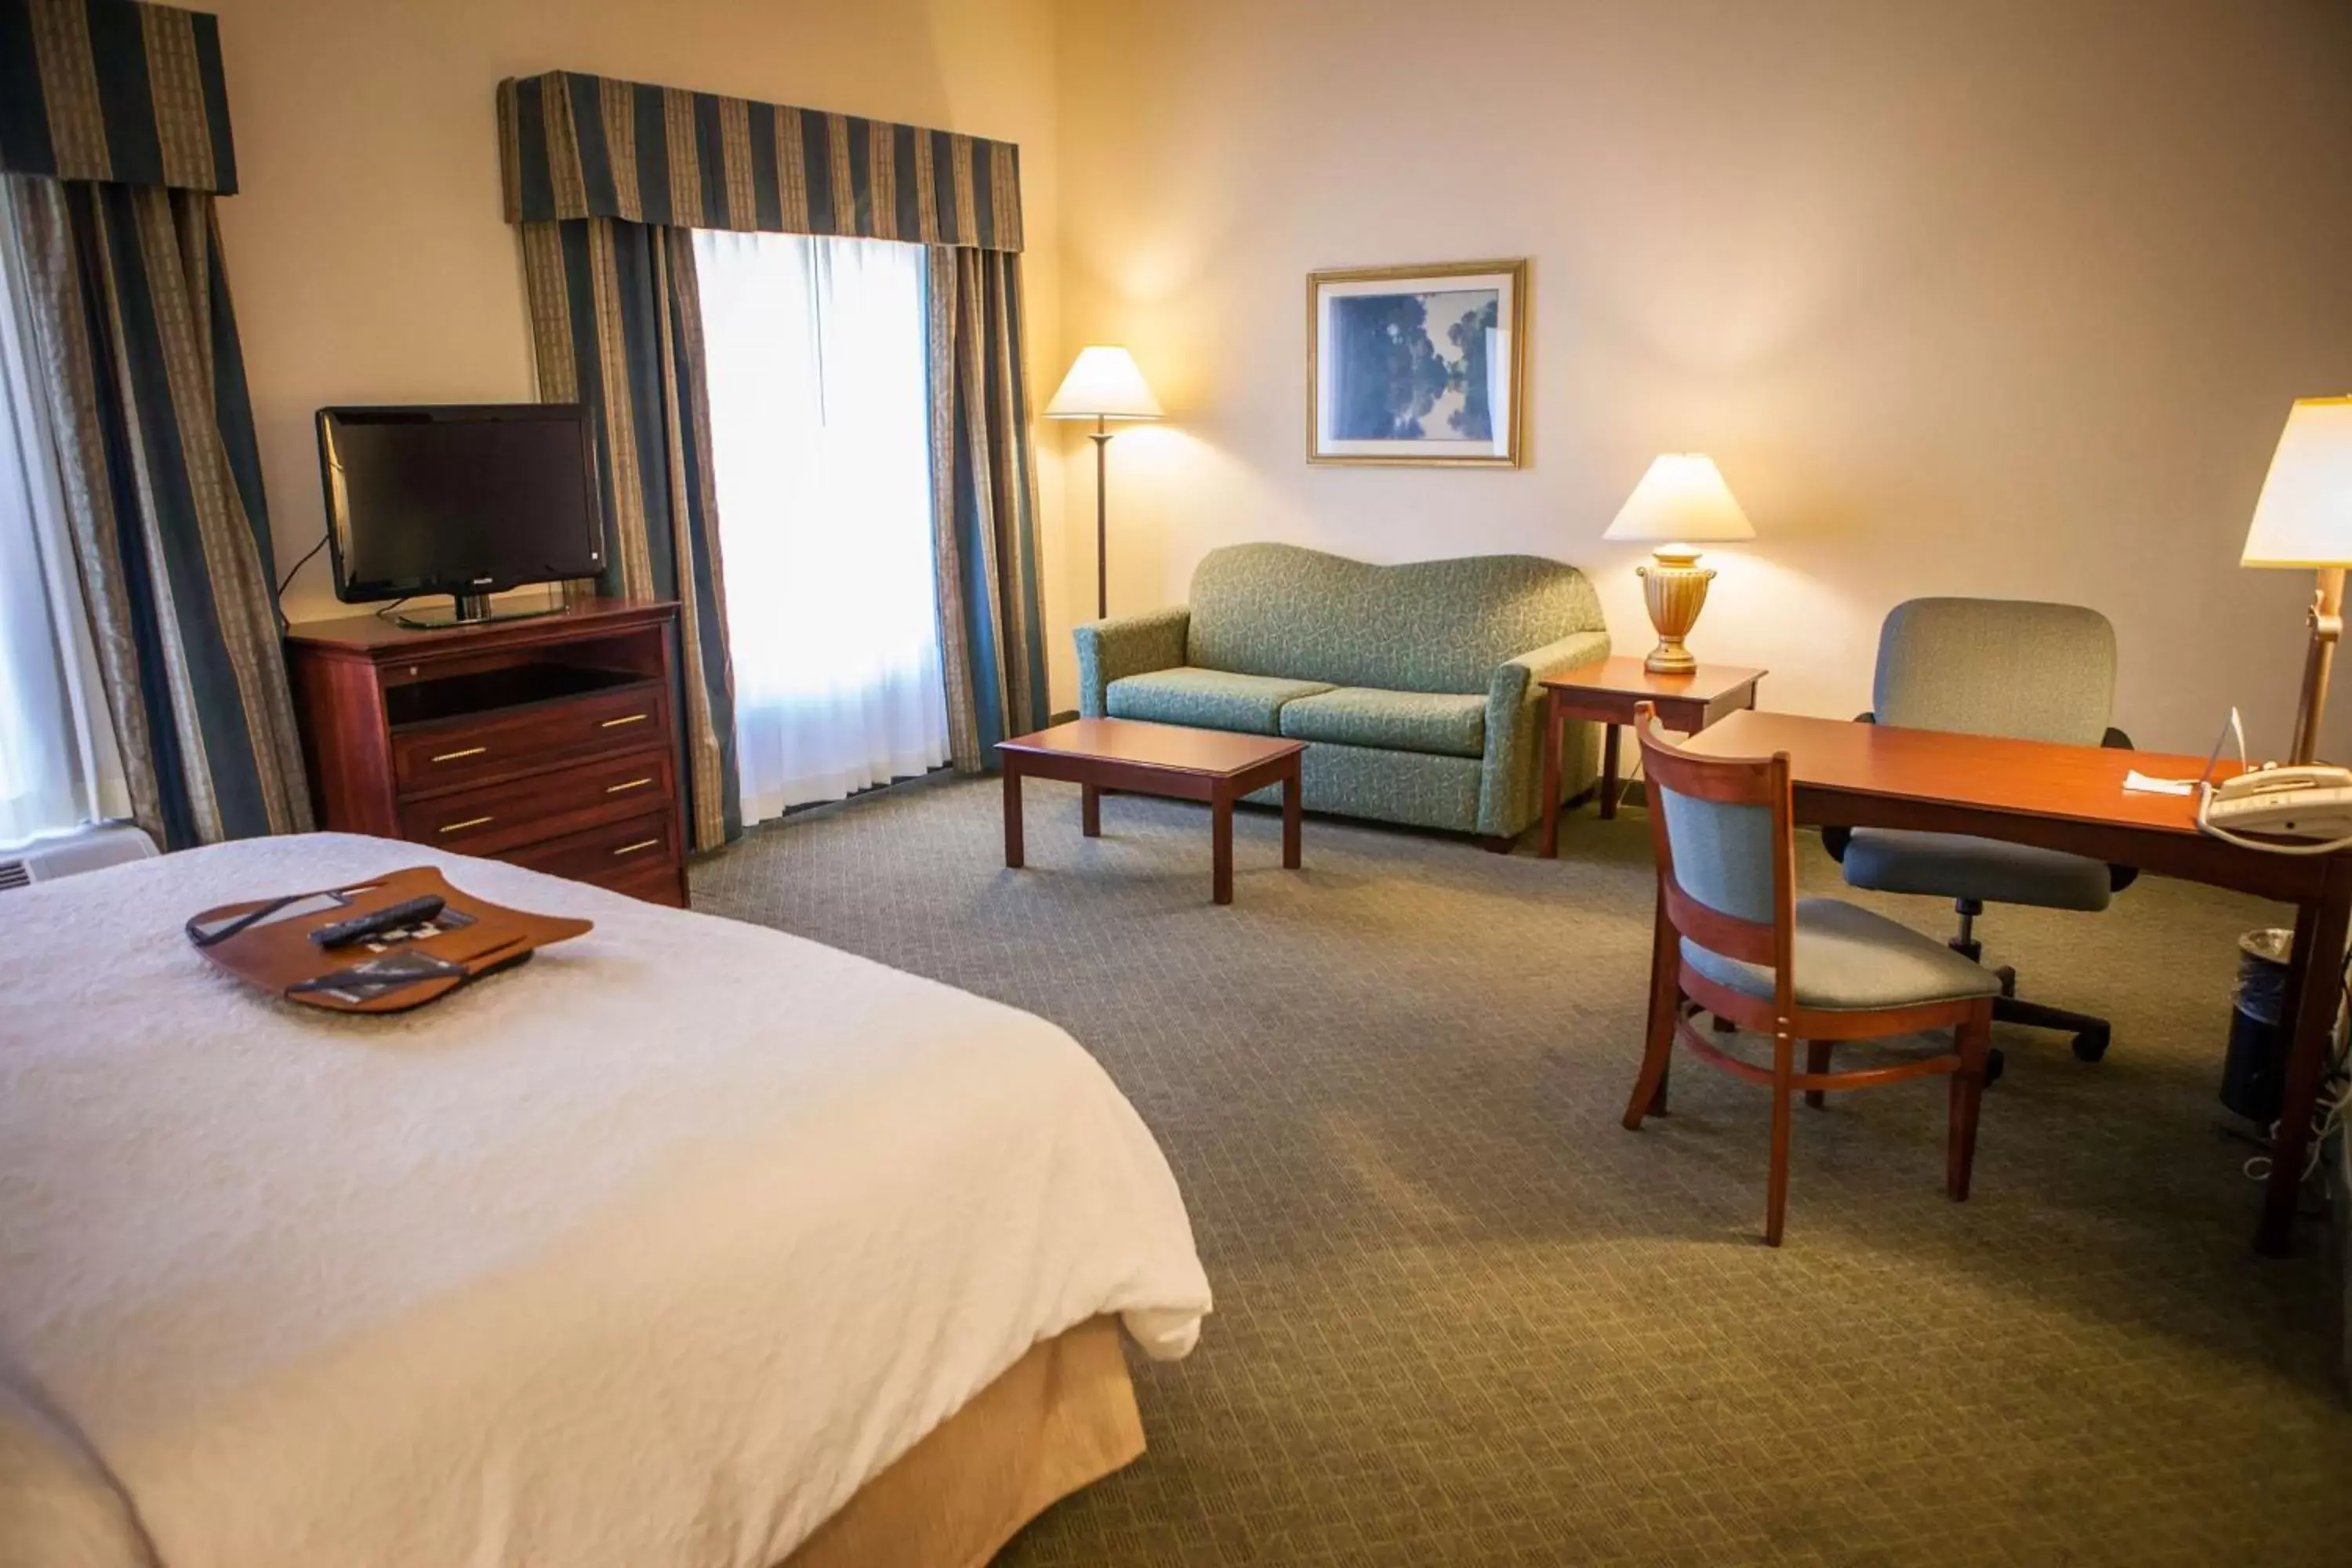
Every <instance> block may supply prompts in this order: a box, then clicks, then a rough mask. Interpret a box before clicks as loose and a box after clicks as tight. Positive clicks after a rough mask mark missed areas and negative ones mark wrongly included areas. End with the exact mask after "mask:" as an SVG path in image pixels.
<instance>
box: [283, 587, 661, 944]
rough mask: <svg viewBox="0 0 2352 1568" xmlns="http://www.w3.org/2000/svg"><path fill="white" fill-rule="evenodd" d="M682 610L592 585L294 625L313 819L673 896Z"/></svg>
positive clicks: (290, 651) (294, 674) (291, 663)
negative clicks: (510, 605) (434, 612)
mask: <svg viewBox="0 0 2352 1568" xmlns="http://www.w3.org/2000/svg"><path fill="white" fill-rule="evenodd" d="M676 626H677V605H675V604H673V603H671V602H669V601H667V600H659V601H635V600H623V599H595V600H591V601H589V602H588V603H586V604H583V605H576V606H574V607H572V608H571V609H569V610H566V611H564V612H563V613H562V614H561V615H553V616H540V617H537V618H535V619H531V620H520V621H498V622H492V623H489V624H487V625H482V626H452V627H448V628H446V629H444V630H436V631H416V630H411V629H410V628H408V627H405V626H397V625H394V623H393V622H392V621H390V620H388V619H385V618H383V617H380V616H373V615H367V616H351V617H348V618H346V619H341V620H332V621H311V622H306V623H304V624H302V625H299V626H292V627H289V629H288V631H287V634H286V662H287V668H288V674H289V677H290V678H291V679H292V681H293V686H294V705H295V711H296V712H297V714H298V715H299V718H300V721H301V726H302V754H303V760H304V761H305V762H306V763H308V764H309V767H310V800H311V804H312V805H313V806H315V807H316V808H317V811H318V816H319V826H321V827H325V828H331V829H333V830H335V831H338V832H343V833H370V834H374V835H375V836H377V837H383V838H406V839H411V840H413V841H415V842H416V843H418V844H431V845H435V846H436V847H441V848H445V849H456V850H459V851H461V852H463V853H465V854H467V855H484V856H488V857H489V858H493V859H498V860H510V861H512V862H514V863H515V864H516V865H518V866H528V867H530V868H532V869H534V870H539V871H547V872H551V873H552V874H553V875H555V876H559V877H571V878H575V879H578V880H581V881H583V882H594V883H596V884H598V885H599V886H601V887H606V888H611V889H614V890H616V891H619V892H624V893H631V894H634V895H635V896H636V897H638V898H641V899H648V900H653V901H654V902H656V903H663V904H676V905H678V906H679V907H681V908H682V907H684V905H685V903H686V853H685V850H686V840H685V823H684V819H683V816H682V814H681V812H680V810H679V797H680V795H681V791H680V789H679V786H678V779H677V768H678V754H679V753H678V744H677V718H676V715H675V714H674V713H673V712H672V697H671V693H672V689H673V688H672V683H671V657H672V655H671V649H672V647H673V646H674V644H673V640H672V639H673V638H674V637H675V635H676V630H675V628H676Z"/></svg>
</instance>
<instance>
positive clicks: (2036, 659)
mask: <svg viewBox="0 0 2352 1568" xmlns="http://www.w3.org/2000/svg"><path fill="white" fill-rule="evenodd" d="M2115 683H2116V631H2115V627H2114V626H2110V625H2109V624H2108V622H2107V618H2106V616H2103V615H2101V614H2099V613H2098V612H2097V611H2096V610H2089V609H2084V608H2083V607H2082V606H2080V605H2042V604H2032V603H2029V602H2025V601H2021V600H2013V599H1913V600H1910V601H1908V602H1907V603H1905V604H1900V605H1895V608H1894V609H1893V610H1891V611H1889V612H1888V613H1887V616H1886V623H1885V626H1882V627H1881V628H1880V630H1879V634H1878V668H1877V673H1876V678H1875V679H1874V682H1873V686H1872V702H1873V707H1872V709H1871V710H1870V711H1869V712H1867V713H1864V714H1863V715H1862V721H1863V722H1864V723H1874V722H1875V723H1882V724H1901V725H1905V726H1906V727H1909V728H1912V729H1919V730H1952V731H1961V732H1964V733H1968V734H1976V735H2003V736H2008V737H2010V738H2011V739H2016V740H2025V741H2054V742H2063V743H2066V744H2070V745H2081V746H2090V745H2102V746H2116V747H2122V748H2125V749H2126V750H2128V749H2129V748H2130V746H2131V737H2129V736H2128V735H2126V734H2125V733H2124V732H2123V731H2120V730H2117V729H2115V728H2114V727H2112V726H2111V725H2109V724H2108V722H2107V715H2108V711H2109V710H2110V708H2111V706H2112V705H2113V702H2114V700H2115ZM1822 843H1823V845H1824V846H1825V847H1827V848H1828V850H1829V852H1830V854H1831V855H1832V857H1833V858H1835V859H1837V860H1838V861H1839V862H1840V863H1841V864H1842V865H1843V867H1844V868H1845V879H1846V882H1847V883H1848V884H1849V885H1850V886H1853V887H1856V888H1869V889H1874V890H1876V891H1879V892H1885V893H1924V894H1927V895H1929V896H1931V897H1935V898H1941V899H1950V900H1953V905H1954V908H1955V909H1957V910H1958V912H1959V917H1960V929H1959V931H1958V934H1957V935H1956V936H1954V937H1953V938H1952V939H1951V942H1950V943H1949V945H1950V947H1951V949H1952V951H1954V952H1958V953H1959V954H1961V955H1962V956H1963V957H1966V958H1969V959H1971V960H1976V961H1979V962H1981V961H1982V959H1983V956H1984V945H1983V943H1981V942H1979V941H1978V940H1977V935H1976V921H1977V919H1978V917H1979V916H1980V915H1982V914H1983V913H1984V907H1985V905H1987V904H1988V903H2002V904H2025V905H2031V906H2032V907H2034V908H2037V909H2045V910H2084V911H2091V912H2095V911H2097V910H2104V909H2105V908H2106V907H2107V901H2108V900H2109V899H2110V898H2111V897H2112V896H2113V895H2114V894H2116V893H2119V892H2121V891H2123V889H2126V887H2129V886H2130V885H2131V882H2132V880H2133V879H2135V878H2136V877H2137V876H2138V875H2139V873H2138V872H2137V870H2135V869H2133V868H2130V867H2127V866H2110V865H2107V864H2105V862H2103V861H2098V860H2091V859H2086V858H2084V857H2082V856H2079V855H2066V854H2061V853H2060V852H2058V851H2057V850H2054V849H2037V848H2034V847H2032V846H2030V845H2023V844H2004V843H2002V842H2000V840H1998V839H1991V838H1976V837H1967V836H1964V835H1961V834H1955V833H1917V832H1911V831H1907V830H1901V829H1895V828H1881V827H1856V828H1851V829H1849V828H1838V827H1832V828H1824V829H1823V830H1822ZM1993 973H1994V974H1995V975H1996V976H1998V977H1999V978H2000V997H1999V998H1998V999H1997V1000H1996V1001H1995V1002H1994V1003H1993V1016H1994V1018H1996V1019H1997V1020H2000V1022H2003V1023H2010V1024H2023V1025H2026V1026H2030V1027H2033V1028H2042V1029H2065V1030H2069V1031H2072V1033H2073V1034H2074V1055H2075V1056H2076V1057H2077V1058H2080V1059H2082V1060H2084V1061H2086V1062H2095V1061H2097V1060H2098V1059H2099V1058H2101V1057H2103V1056H2105V1055H2106V1051H2107V1042H2108V1037H2109V1033H2110V1030H2109V1026H2108V1024H2107V1021H2106V1020H2105V1018H2101V1017H2097V1016H2094V1015H2092V1014H2089V1013H2077V1012H2074V1011H2071V1010H2070V1009H2067V1008H2063V1007H2053V1006H2049V1005H2046V1004H2043V1003H2039V1002H2029V1001H2025V1000H2023V999H2022V998H2021V997H2020V996H2019V995H2018V994H2017V972H2016V970H2015V969H2013V968H2011V967H2010V966H2009V965H2007V964H2003V965H2002V966H2001V967H2000V968H1998V969H1996V970H1994V971H1993ZM2000 1067H2001V1054H2000V1052H1999V1051H1998V1050H1996V1051H1994V1052H1993V1053H1992V1055H1991V1058H1990V1063H1989V1070H1988V1078H1987V1081H1990V1079H1994V1078H1998V1077H2000Z"/></svg>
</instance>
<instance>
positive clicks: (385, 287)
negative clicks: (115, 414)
mask: <svg viewBox="0 0 2352 1568" xmlns="http://www.w3.org/2000/svg"><path fill="white" fill-rule="evenodd" d="M209 3H211V4H212V5H213V8H215V9H216V10H217V11H218V12H219V13H220V16H221V34H222V47H223V50H224V52H225V55H226V60H227V68H228V85H229V112H230V116H231V123H232V124H233V125H234V126H235V127H236V154H237V167H238V174H239V179H240V184H242V186H243V193H242V194H241V195H237V196H236V197H234V198H232V199H230V200H228V201H226V202H225V203H224V204H223V205H222V219H221V225H222V228H223V229H224V231H225V233H226V243H227V247H228V257H229V267H230V272H231V277H232V280H233V283H234V285H235V289H236V307H237V325H238V329H239V331H240V332H241V334H242V336H243V339H244V345H245V354H246V369H247V375H248V377H249V378H250V380H251V383H252V387H253V397H254V403H255V406H256V408H257V413H258V416H259V418H260V422H261V444H262V463H263V468H264V470H265V479H266V482H267V484H268V494H269V502H270V511H271V522H272V525H273V528H274V530H275V534H276V540H277V548H278V561H279V563H280V564H279V570H280V571H281V572H282V571H283V570H284V569H285V567H286V566H288V565H290V564H291V563H293V561H294V559H295V557H296V556H298V555H299V554H300V553H301V552H303V551H305V550H308V549H309V548H310V546H311V545H312V544H313V543H314V542H317V540H318V538H319V534H320V528H321V527H322V525H323V524H322V513H321V509H320V493H319V473H318V458H317V454H316V447H315V446H314V444H313V439H312V437H311V434H310V416H311V413H312V411H313V410H314V409H317V408H318V407H320V405H328V404H334V403H352V402H384V403H402V402H436V403H437V402H459V401H467V400H476V399H478V400H481V401H486V402H497V401H506V400H513V399H523V398H529V397H530V396H531V395H533V385H532V376H531V365H530V340H529V335H528V331H527V327H526V322H525V321H524V315H523V300H522V279H521V273H520V262H519V260H518V257H517V252H516V246H515V237H514V232H513V230H512V229H511V228H509V226H508V225H507V224H506V222H505V221H504V219H503V218H502V216H500V210H499V162H498V142H497V133H496V123H497V121H496V112H495V109H494V106H493V102H492V89H493V88H494V87H495V86H496V84H497V83H498V81H499V79H500V78H502V77H508V76H522V75H529V74H530V73H533V72H536V71H541V70H549V69H556V68H569V69H577V70H585V71H593V72H597V73H601V74H606V75H613V76H622V77H628V78H631V79H636V80H643V81H654V82H659V83H662V84H664V85H667V86H672V87H687V88H696V89H703V90H706V91H711V92H720V93H729V94H734V95H739V96H742V97H748V98H759V99H765V100H771V101H776V102H783V103H793V104H799V105H803V106H807V107H810V108H816V109H827V110H842V111H845V112H848V113H853V114H863V115H869V116H873V117H876V118H878V119H884V120H897V121H911V122H913V123H916V124H919V125H927V126H935V127H939V128H940V129H944V130H950V131H963V132H971V133H973V134H976V135H982V136H992V137H998V138H1002V139H1004V140H1008V141H1013V142H1019V143H1020V144H1021V156H1022V190H1023V196H1024V207H1025V211H1024V221H1025V224H1026V232H1027V236H1028V241H1029V247H1030V248H1029V257H1028V262H1027V271H1028V282H1029V298H1030V305H1031V309H1032V311H1033V315H1034V318H1035V321H1036V331H1035V334H1034V341H1033V342H1032V343H1031V345H1030V347H1031V352H1032V353H1033V354H1034V356H1035V361H1036V363H1035V368H1034V375H1035V376H1036V377H1038V378H1041V379H1042V378H1045V377H1049V376H1052V375H1055V374H1059V368H1060V367H1059V364H1058V360H1059V355H1060V350H1059V344H1058V342H1056V340H1055V321H1056V320H1057V317H1058V310H1059V307H1058V302H1057V300H1058V294H1057V282H1056V277H1055V258H1056V257H1057V255H1058V244H1057V237H1056V231H1055V216H1056V212H1057V206H1056V202H1055V163H1054V152H1055V142H1056V138H1055V130H1054V117H1055V93H1054V88H1053V79H1052V76H1053V69H1054V50H1053V42H1052V38H1053V16H1052V7H1051V5H1050V3H1049V0H857V3H856V4H855V5H842V4H838V3H832V0H697V3H696V4H693V5H664V4H660V3H658V0H397V3H396V4H387V5H367V4H362V3H360V0H209ZM1058 479H1059V474H1058V472H1057V471H1056V472H1054V473H1049V474H1048V475H1046V476H1045V482H1046V483H1047V484H1048V485H1049V486H1050V485H1053V484H1055V483H1057V482H1058ZM1045 513H1046V519H1047V529H1048V534H1049V537H1048V540H1047V546H1048V548H1049V549H1050V550H1052V551H1053V552H1054V553H1055V557H1056V558H1057V559H1058V558H1059V557H1060V556H1061V555H1062V554H1064V553H1066V552H1064V551H1063V550H1062V549H1061V545H1060V541H1059V539H1058V537H1056V536H1054V535H1053V534H1052V529H1053V526H1054V524H1055V521H1058V519H1059V517H1060V508H1059V506H1058V505H1057V504H1056V503H1055V497H1054V496H1053V495H1052V494H1051V493H1050V492H1049V494H1048V496H1047V498H1046V505H1045ZM286 608H287V611H288V613H289V615H290V616H293V617H294V618H296V619H300V618H303V617H304V616H320V615H331V614H335V613H338V607H337V605H335V602H334V599H333V595H332V591H331V588H330V586H329V579H328V574H327V571H326V563H325V558H324V557H323V556H321V557H320V559H319V560H317V561H314V562H312V563H310V565H308V566H306V567H304V568H303V570H302V574H301V575H300V577H299V579H298V580H297V582H296V583H295V584H294V586H293V588H292V589H291V590H290V591H289V593H288V595H287V599H286ZM1056 608H1057V610H1058V606H1056ZM346 613H347V612H346ZM1066 625H1067V621H1066V616H1062V617H1058V618H1057V619H1056V620H1055V625H1054V633H1055V639H1056V642H1057V644H1058V643H1066V642H1067V641H1068V633H1067V631H1066V629H1065V628H1066Z"/></svg>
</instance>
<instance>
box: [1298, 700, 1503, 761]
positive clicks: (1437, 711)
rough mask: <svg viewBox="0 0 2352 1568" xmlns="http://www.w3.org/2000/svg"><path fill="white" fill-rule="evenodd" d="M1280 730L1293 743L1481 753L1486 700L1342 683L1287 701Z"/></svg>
mask: <svg viewBox="0 0 2352 1568" xmlns="http://www.w3.org/2000/svg"><path fill="white" fill-rule="evenodd" d="M1282 732H1283V733H1284V734H1286V735H1287V736H1289V737H1290V738H1291V739H1293V740H1296V741H1336V742H1339V744H1341V745H1343V746H1372V747H1376V748H1378V749H1380V750H1381V751H1387V752H1429V753H1432V754H1433V755H1436V756H1441V757H1476V756H1484V755H1485V754H1486V698H1484V697H1455V696H1453V695H1450V694H1448V693H1444V692H1431V691H1382V690H1380V689H1376V688H1373V687H1369V686H1342V687H1339V689H1336V690H1331V691H1326V692H1323V693H1321V694H1320V695H1318V696H1314V697H1301V698H1297V699H1296V700H1292V701H1290V702H1286V703H1285V704H1284V705H1283V709H1282Z"/></svg>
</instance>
